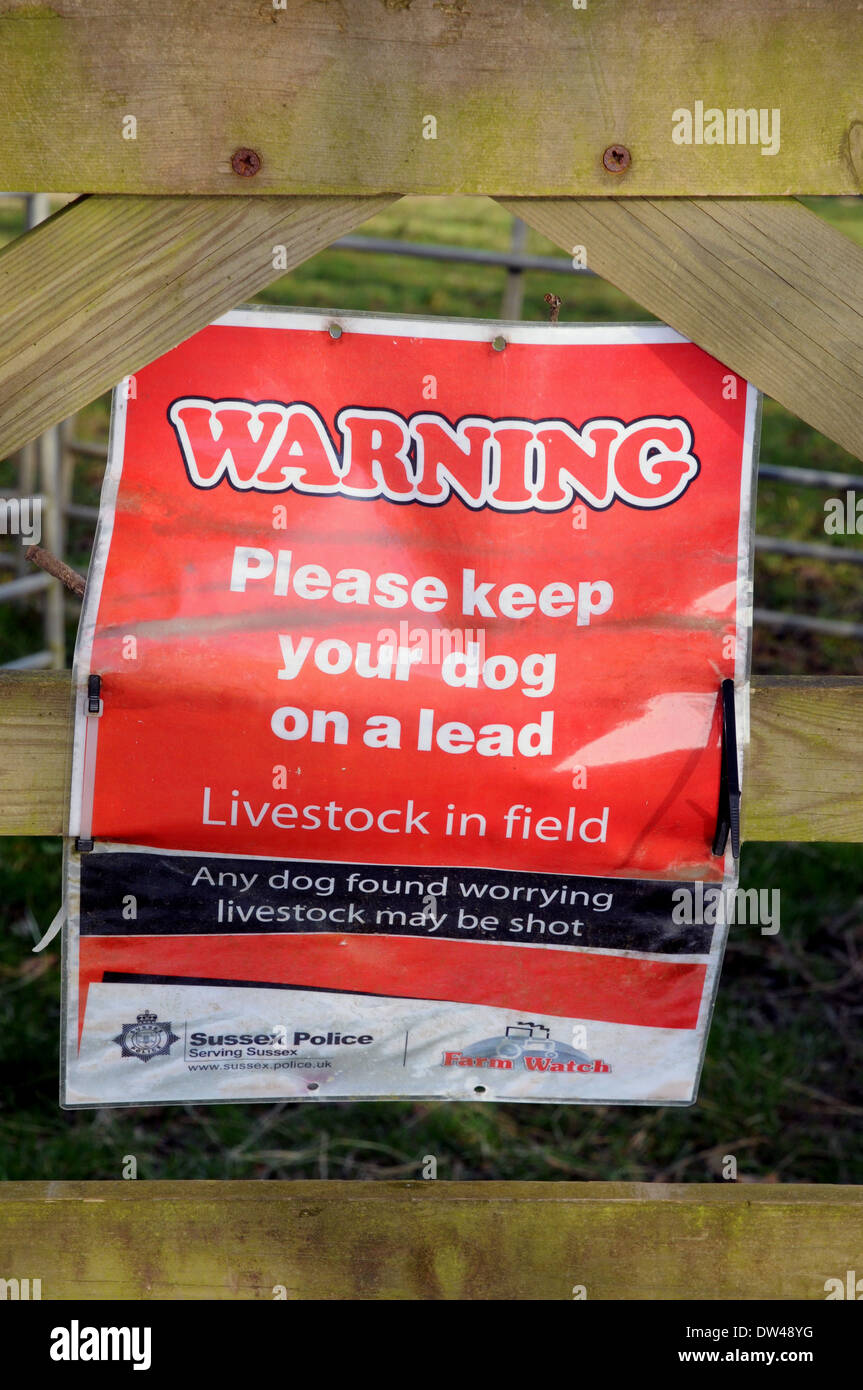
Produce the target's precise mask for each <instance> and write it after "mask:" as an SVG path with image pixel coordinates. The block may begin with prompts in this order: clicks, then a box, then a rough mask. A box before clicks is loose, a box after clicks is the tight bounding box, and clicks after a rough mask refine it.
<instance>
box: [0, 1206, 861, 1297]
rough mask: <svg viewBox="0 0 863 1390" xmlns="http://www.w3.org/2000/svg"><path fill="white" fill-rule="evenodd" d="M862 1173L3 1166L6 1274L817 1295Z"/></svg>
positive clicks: (851, 1266) (56, 1281) (0, 1235)
mask: <svg viewBox="0 0 863 1390" xmlns="http://www.w3.org/2000/svg"><path fill="white" fill-rule="evenodd" d="M848 1270H856V1271H863V1188H860V1187H839V1186H837V1187H822V1186H809V1185H798V1184H788V1185H781V1186H780V1185H776V1186H772V1185H764V1186H760V1185H753V1184H737V1185H735V1184H732V1183H727V1184H724V1183H715V1184H712V1183H686V1184H661V1183H657V1184H639V1183H624V1182H609V1183H592V1182H590V1183H571V1182H555V1183H542V1182H506V1183H503V1182H443V1181H440V1182H435V1181H428V1182H336V1181H333V1182H316V1181H312V1182H282V1181H278V1182H143V1181H138V1182H131V1181H130V1182H88V1183H74V1182H51V1183H42V1182H17V1183H16V1182H13V1183H4V1184H2V1185H0V1274H2V1275H4V1276H5V1277H6V1278H9V1277H17V1278H18V1279H25V1278H29V1279H31V1280H32V1279H38V1278H41V1280H42V1290H41V1293H42V1298H43V1299H64V1298H68V1299H74V1300H75V1301H76V1302H77V1301H78V1300H81V1299H96V1298H99V1299H102V1298H108V1299H205V1298H214V1299H272V1298H273V1297H274V1296H276V1292H275V1291H276V1290H279V1289H281V1290H284V1293H282V1294H281V1296H282V1297H287V1298H288V1299H292V1300H295V1299H324V1300H327V1299H334V1300H336V1299H337V1300H345V1299H358V1300H363V1299H465V1300H476V1299H519V1300H522V1299H526V1300H532V1299H560V1300H564V1301H570V1300H572V1299H573V1297H574V1295H575V1293H576V1292H577V1291H578V1290H579V1289H580V1288H583V1289H584V1292H585V1295H586V1297H587V1299H588V1300H590V1299H761V1298H779V1299H813V1300H814V1299H824V1298H825V1297H826V1292H825V1283H826V1282H827V1280H828V1279H831V1278H835V1279H839V1280H841V1281H842V1282H843V1284H844V1282H845V1280H846V1275H847V1271H848Z"/></svg>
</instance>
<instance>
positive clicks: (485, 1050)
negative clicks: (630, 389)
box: [442, 1019, 611, 1075]
mask: <svg viewBox="0 0 863 1390" xmlns="http://www.w3.org/2000/svg"><path fill="white" fill-rule="evenodd" d="M442 1065H443V1066H445V1067H493V1068H494V1069H495V1071H514V1070H515V1069H516V1067H519V1066H520V1067H523V1068H524V1069H525V1070H526V1071H548V1072H581V1074H582V1075H584V1074H585V1073H587V1072H607V1071H611V1067H610V1066H609V1065H608V1063H607V1062H603V1061H602V1060H601V1058H599V1057H588V1055H587V1053H586V1052H579V1051H578V1049H577V1048H575V1047H570V1046H569V1044H568V1043H564V1042H557V1041H556V1040H555V1039H554V1038H552V1037H550V1036H549V1029H548V1028H546V1027H545V1025H544V1024H542V1023H534V1022H533V1021H532V1020H530V1019H526V1020H524V1021H522V1020H519V1022H518V1023H512V1024H510V1026H509V1027H508V1028H507V1030H506V1032H505V1033H504V1034H503V1036H502V1037H496V1038H483V1040H482V1041H481V1042H478V1043H474V1044H473V1045H472V1046H471V1047H466V1048H464V1049H463V1050H460V1051H454V1052H445V1053H444V1055H443V1064H442Z"/></svg>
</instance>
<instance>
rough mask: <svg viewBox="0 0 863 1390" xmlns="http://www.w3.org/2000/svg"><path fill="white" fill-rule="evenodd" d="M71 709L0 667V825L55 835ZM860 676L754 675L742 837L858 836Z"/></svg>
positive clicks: (44, 682)
mask: <svg viewBox="0 0 863 1390" xmlns="http://www.w3.org/2000/svg"><path fill="white" fill-rule="evenodd" d="M71 715H72V700H71V677H70V675H69V673H68V672H66V671H53V672H41V671H40V672H36V671H2V672H0V835H61V834H62V833H63V816H64V811H65V808H66V805H67V801H68V795H67V775H68V766H67V765H68V754H69V739H70V725H71ZM861 734H863V680H861V679H857V678H856V677H852V676H848V677H843V676H814V677H798V676H790V677H776V676H758V677H756V678H754V679H753V681H752V746H751V756H750V763H749V767H748V769H747V777H746V781H745V784H744V796H743V808H744V821H743V827H744V835H745V838H746V839H749V840H845V841H859V840H863V778H861V776H860V768H859V764H858V757H859V749H860V742H861Z"/></svg>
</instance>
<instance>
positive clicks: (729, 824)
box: [713, 680, 740, 859]
mask: <svg viewBox="0 0 863 1390" xmlns="http://www.w3.org/2000/svg"><path fill="white" fill-rule="evenodd" d="M720 691H721V697H722V770H721V773H720V778H719V811H718V813H717V817H716V834H715V835H714V837H713V853H714V854H724V853H725V846H726V845H727V844H728V837H729V835H730V836H731V853H732V856H733V857H734V858H735V859H739V858H740V772H739V769H738V765H737V718H736V715H735V711H734V681H732V680H724V681H723V682H722V685H721V687H720Z"/></svg>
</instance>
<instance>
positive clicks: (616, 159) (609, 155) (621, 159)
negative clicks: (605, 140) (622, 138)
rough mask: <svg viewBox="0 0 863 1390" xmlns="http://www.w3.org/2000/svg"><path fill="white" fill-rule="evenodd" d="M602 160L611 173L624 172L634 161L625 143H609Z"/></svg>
mask: <svg viewBox="0 0 863 1390" xmlns="http://www.w3.org/2000/svg"><path fill="white" fill-rule="evenodd" d="M602 162H603V164H604V165H605V167H606V169H607V170H608V172H609V173H610V174H622V173H623V171H624V169H628V168H629V166H630V164H631V163H632V155H631V154H630V153H629V150H628V149H627V148H626V146H625V145H609V147H608V149H607V150H606V151H605V153H604V154H603V156H602Z"/></svg>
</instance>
